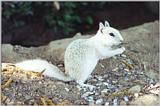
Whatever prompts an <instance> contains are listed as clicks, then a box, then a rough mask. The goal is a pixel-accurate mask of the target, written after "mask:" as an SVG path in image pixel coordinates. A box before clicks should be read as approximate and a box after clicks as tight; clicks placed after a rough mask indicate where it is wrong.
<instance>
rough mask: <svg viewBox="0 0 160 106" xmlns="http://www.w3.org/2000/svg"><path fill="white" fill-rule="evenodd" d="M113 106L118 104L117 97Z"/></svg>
mask: <svg viewBox="0 0 160 106" xmlns="http://www.w3.org/2000/svg"><path fill="white" fill-rule="evenodd" d="M113 106H118V99H117V98H115V99H114V100H113Z"/></svg>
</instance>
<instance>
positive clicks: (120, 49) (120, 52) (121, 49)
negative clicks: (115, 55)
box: [118, 47, 126, 54]
mask: <svg viewBox="0 0 160 106" xmlns="http://www.w3.org/2000/svg"><path fill="white" fill-rule="evenodd" d="M125 50H126V49H125V47H121V48H119V49H118V51H119V54H122V53H123V52H124V51H125Z"/></svg>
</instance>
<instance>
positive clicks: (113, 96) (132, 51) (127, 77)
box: [1, 21, 160, 106]
mask: <svg viewBox="0 0 160 106" xmlns="http://www.w3.org/2000/svg"><path fill="white" fill-rule="evenodd" d="M121 33H122V35H123V37H124V39H125V42H126V44H125V47H126V52H125V53H124V54H123V55H120V56H116V57H113V58H109V59H105V60H101V61H100V62H99V64H98V65H97V67H96V69H95V70H94V72H93V73H92V76H91V77H90V78H89V79H88V80H87V81H86V83H87V84H91V85H94V86H95V88H94V89H89V88H81V87H79V86H78V85H77V84H76V83H75V82H68V83H64V82H62V81H57V80H55V79H54V78H49V77H46V76H43V75H41V74H39V73H33V72H31V73H27V72H25V71H22V69H18V68H17V67H15V66H14V65H10V64H7V65H6V64H3V65H2V74H1V75H2V80H1V81H2V98H1V100H2V104H6V105H9V104H11V105H13V104H17V105H18V104H19V105H20V104H21V105H22V104H26V105H31V104H38V105H40V104H52V105H57V104H58V105H62V104H65V105H89V104H92V105H93V104H97V105H105V106H109V105H114V106H118V105H129V104H136V105H137V104H138V105H142V104H143V105H144V106H145V105H158V104H159V103H158V102H157V101H158V100H160V98H159V96H160V82H159V58H158V57H159V21H155V22H151V23H146V24H144V25H140V26H136V27H132V28H128V29H125V30H122V31H121ZM63 43H64V42H63ZM64 44H65V45H66V43H64ZM67 44H68V42H67ZM7 48H8V49H10V48H11V50H13V49H14V48H15V47H11V46H8V45H2V62H4V63H6V62H11V63H14V62H15V60H16V59H17V61H18V60H21V59H19V58H21V57H23V56H24V57H23V59H26V58H34V57H37V56H33V55H37V54H39V55H40V54H45V53H46V52H45V53H40V52H39V51H37V50H40V48H39V49H36V48H24V47H19V48H17V50H16V51H19V50H21V55H17V54H18V53H20V52H17V53H16V51H14V53H13V52H11V50H8V49H7ZM22 48H23V49H22ZM44 48H46V46H45V47H42V49H41V50H40V51H44ZM61 48H62V47H61ZM7 50H8V51H9V52H7ZM23 50H24V51H23ZM26 51H28V52H27V53H26ZM62 51H63V50H62ZM62 51H60V52H62ZM35 52H38V53H35ZM23 54H25V55H23ZM27 54H32V56H31V55H27ZM61 54H63V53H61ZM61 54H60V55H61ZM18 56H19V57H18ZM46 56H49V55H46ZM54 56H55V54H54ZM58 56H59V55H58ZM10 57H12V58H10ZM40 57H42V58H44V57H43V56H42V55H41V56H40ZM49 58H50V59H52V58H53V57H48V58H47V59H49ZM13 60H14V61H13ZM50 61H52V63H53V64H55V65H57V66H59V67H60V68H61V69H63V66H64V65H63V61H62V60H58V61H56V60H50ZM86 65H87V64H86ZM6 83H7V84H6ZM150 98H153V99H150Z"/></svg>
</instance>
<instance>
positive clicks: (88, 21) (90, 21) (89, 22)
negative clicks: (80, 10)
mask: <svg viewBox="0 0 160 106" xmlns="http://www.w3.org/2000/svg"><path fill="white" fill-rule="evenodd" d="M86 21H87V23H88V24H93V19H92V17H91V16H87V18H86Z"/></svg>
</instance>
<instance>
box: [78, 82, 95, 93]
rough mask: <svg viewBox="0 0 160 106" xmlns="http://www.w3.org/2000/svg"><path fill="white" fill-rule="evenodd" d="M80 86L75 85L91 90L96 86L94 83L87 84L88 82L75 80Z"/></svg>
mask: <svg viewBox="0 0 160 106" xmlns="http://www.w3.org/2000/svg"><path fill="white" fill-rule="evenodd" d="M77 83H78V84H79V85H80V86H77V87H78V88H79V89H80V88H89V90H90V91H93V90H94V89H96V86H94V85H89V84H84V83H82V82H77Z"/></svg>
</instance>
